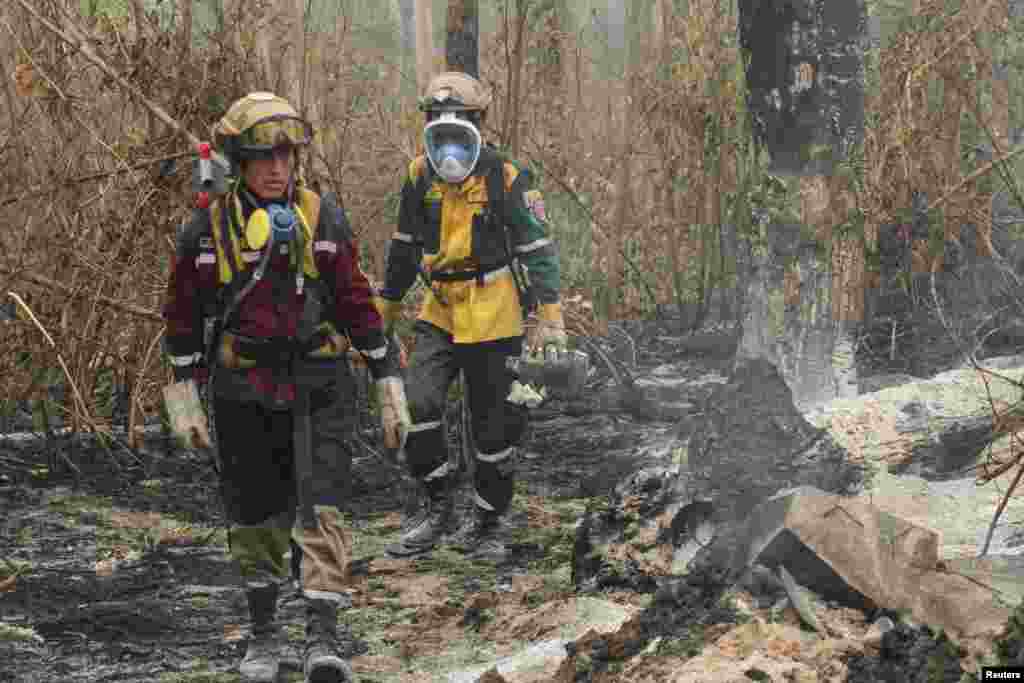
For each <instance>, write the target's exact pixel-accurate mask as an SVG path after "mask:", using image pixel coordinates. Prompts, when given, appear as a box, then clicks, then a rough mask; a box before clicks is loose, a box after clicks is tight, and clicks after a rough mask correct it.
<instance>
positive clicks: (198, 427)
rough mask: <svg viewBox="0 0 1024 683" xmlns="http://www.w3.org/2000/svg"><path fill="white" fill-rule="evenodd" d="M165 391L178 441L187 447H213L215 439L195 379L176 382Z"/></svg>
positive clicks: (168, 410) (165, 398)
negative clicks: (211, 433)
mask: <svg viewBox="0 0 1024 683" xmlns="http://www.w3.org/2000/svg"><path fill="white" fill-rule="evenodd" d="M163 393H164V404H165V405H166V407H167V417H168V419H169V421H170V423H171V432H172V433H173V434H174V436H175V437H176V438H177V439H178V441H180V442H181V444H182V445H183V446H185V447H186V448H212V447H213V439H212V438H210V427H209V423H208V421H207V419H206V411H204V410H203V403H202V401H201V400H200V398H199V388H198V387H197V386H196V383H195V380H192V379H189V380H186V381H184V382H175V383H174V384H171V385H169V386H166V387H164V391H163Z"/></svg>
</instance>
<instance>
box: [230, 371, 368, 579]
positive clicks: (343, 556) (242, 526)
mask: <svg viewBox="0 0 1024 683" xmlns="http://www.w3.org/2000/svg"><path fill="white" fill-rule="evenodd" d="M318 365H319V366H320V367H319V370H318V371H317V372H314V371H310V375H315V374H318V378H319V379H318V381H317V382H316V383H317V384H318V386H315V387H313V388H311V389H310V403H311V409H312V427H313V452H312V461H313V462H312V464H313V483H312V487H311V488H312V491H313V501H312V502H313V504H314V505H315V506H316V512H317V519H318V528H317V530H316V531H304V532H303V531H302V530H298V531H296V530H295V529H293V527H294V526H295V517H296V515H295V509H296V503H297V495H296V484H295V452H294V441H293V434H292V429H293V426H294V419H293V415H292V412H291V411H290V410H274V409H272V408H270V407H269V406H267V405H265V404H264V403H260V402H258V401H254V400H252V395H251V394H250V393H248V392H247V391H246V390H245V389H244V385H243V384H240V383H238V382H236V380H237V379H239V377H238V376H233V375H234V373H232V375H227V374H220V373H218V376H217V378H216V379H215V386H214V405H213V417H214V425H215V428H216V432H217V447H218V451H219V455H220V461H221V473H220V487H221V495H222V497H223V499H224V503H225V507H226V509H227V514H228V518H229V519H228V521H229V523H230V525H231V543H230V546H231V548H230V550H231V555H232V557H233V558H234V559H235V560H236V561H237V562H238V564H239V570H240V571H241V573H242V577H243V578H244V579H245V580H246V582H247V583H249V584H252V585H260V584H265V583H270V582H279V581H281V580H284V579H286V578H287V576H288V574H289V567H286V566H285V564H284V554H285V552H286V551H287V550H288V546H289V543H290V544H291V548H292V553H293V556H292V565H293V567H295V568H297V569H298V570H299V571H298V573H299V577H298V578H299V579H300V581H301V583H302V585H303V590H304V591H305V592H306V593H307V594H311V595H314V596H316V597H326V598H328V599H335V596H334V595H322V594H335V593H339V594H340V590H339V589H340V585H339V584H338V581H339V580H340V579H339V577H341V576H342V575H343V574H344V572H345V570H346V566H345V564H346V563H347V562H348V561H349V560H350V559H351V558H350V557H348V554H349V550H350V547H351V546H350V545H349V544H348V543H347V541H346V540H345V533H344V531H343V530H342V528H341V526H340V524H341V517H340V514H339V512H338V508H339V507H341V506H342V505H344V503H345V501H346V500H347V498H348V496H349V494H350V491H351V481H350V479H351V477H350V473H351V465H352V455H353V451H352V446H351V443H352V441H351V438H352V436H353V431H354V429H355V426H356V421H357V419H358V414H357V413H356V398H355V391H354V387H355V385H354V382H353V381H352V375H351V372H350V370H349V368H348V364H347V362H345V361H341V362H340V363H330V364H318ZM314 370H316V368H315V367H314ZM224 372H225V373H226V371H224Z"/></svg>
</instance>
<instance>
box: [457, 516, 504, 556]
mask: <svg viewBox="0 0 1024 683" xmlns="http://www.w3.org/2000/svg"><path fill="white" fill-rule="evenodd" d="M503 531H504V524H502V519H501V515H500V514H498V513H497V512H494V511H493V510H487V509H485V508H482V507H480V506H475V508H474V511H473V514H472V515H471V516H470V518H469V519H468V520H466V522H465V524H463V525H462V526H461V527H460V528H459V530H458V531H456V532H455V533H454V534H452V535H451V536H449V537H448V538H447V539H446V543H447V545H448V547H450V548H451V549H452V550H454V551H456V552H459V553H462V554H463V555H468V556H470V557H479V558H492V559H500V558H502V557H504V556H505V541H504V539H503V536H504V534H503V533H502V532H503Z"/></svg>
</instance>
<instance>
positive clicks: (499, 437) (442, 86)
mask: <svg viewBox="0 0 1024 683" xmlns="http://www.w3.org/2000/svg"><path fill="white" fill-rule="evenodd" d="M490 102H491V95H490V93H489V92H488V91H487V89H486V88H485V87H484V86H483V85H482V84H481V83H480V82H479V81H478V80H476V79H475V78H472V77H470V76H468V75H466V74H463V73H456V72H448V73H442V74H440V75H439V76H437V77H436V78H434V79H433V80H432V81H431V83H430V84H429V86H428V88H427V91H426V94H425V97H424V98H423V99H422V100H421V103H420V107H421V109H422V110H423V111H425V112H426V121H427V122H426V126H425V128H424V134H423V137H424V144H425V151H426V154H425V155H423V156H420V157H418V158H417V159H415V160H414V161H413V162H412V163H411V164H410V165H409V167H408V171H407V173H406V174H405V177H404V182H403V187H402V197H401V206H400V209H399V218H398V230H397V232H395V234H394V236H393V239H392V242H391V249H390V252H389V258H388V264H387V275H386V280H385V284H384V287H383V288H382V289H381V292H380V298H379V299H378V302H377V304H378V308H379V309H380V310H381V312H382V315H383V317H384V320H385V325H387V326H390V325H391V324H392V323H393V322H394V320H395V319H396V318H397V316H398V313H399V310H400V306H401V301H402V299H403V298H404V296H405V294H406V292H407V291H408V290H409V288H410V287H411V286H412V285H413V282H414V281H415V280H416V278H417V277H421V278H423V279H424V280H426V282H427V283H428V285H429V290H428V294H427V296H426V300H425V301H424V303H423V307H422V308H421V310H420V312H419V316H418V319H417V321H416V322H415V325H414V330H415V337H416V339H415V350H414V351H413V353H412V356H411V358H410V360H409V370H408V376H407V378H406V386H407V387H408V392H409V411H410V415H411V418H412V427H411V428H410V431H409V437H408V441H407V443H406V448H405V456H406V462H407V465H408V467H409V471H410V474H411V475H412V476H413V477H414V478H415V479H417V480H418V481H419V482H421V484H422V487H423V489H424V492H425V504H424V505H423V506H422V507H421V509H420V511H419V513H418V514H417V515H415V516H411V517H410V518H407V519H405V520H404V523H403V525H402V528H403V533H402V535H401V537H400V539H399V540H398V541H397V542H395V543H393V544H392V545H390V546H389V547H388V548H387V552H388V554H390V555H392V556H396V557H406V556H412V555H417V554H421V553H424V552H426V551H429V550H430V549H432V548H433V547H434V545H435V544H436V543H437V542H438V540H439V539H440V538H441V537H442V536H443V535H444V534H445V533H447V532H448V531H450V529H449V526H450V525H451V515H452V509H453V501H452V490H453V487H452V483H453V475H454V474H455V473H454V472H453V471H452V468H451V467H450V465H449V459H448V455H447V447H446V439H445V433H444V429H443V426H442V415H443V412H444V408H445V400H446V397H447V395H448V388H449V386H450V384H451V382H452V381H453V380H454V378H455V377H456V375H457V373H458V372H459V371H460V370H462V371H463V372H464V375H465V378H466V381H467V385H468V401H469V406H470V411H471V416H472V428H471V431H472V435H473V443H474V446H475V449H476V452H475V453H474V454H473V457H474V458H475V463H474V464H475V468H474V469H475V481H474V482H473V484H474V491H475V496H474V506H473V507H474V511H475V512H474V514H473V515H472V517H471V519H470V520H469V521H468V523H467V524H466V525H464V526H463V527H462V528H460V529H458V530H457V531H456V532H455V533H454V534H453V535H452V536H449V537H448V539H447V541H448V543H449V544H450V546H451V547H453V548H454V549H456V550H460V551H463V552H467V553H468V552H472V553H473V554H476V555H481V556H486V557H495V556H498V557H500V556H502V555H503V554H504V543H503V540H502V539H503V534H502V533H501V527H502V524H501V521H502V515H503V514H504V513H505V512H506V511H507V509H508V507H509V505H510V504H511V501H512V493H513V465H514V463H513V455H514V453H515V446H516V444H517V443H518V441H519V439H520V437H521V436H522V433H523V430H524V429H525V426H526V421H527V408H526V406H525V405H519V404H517V403H514V402H512V401H511V400H509V399H510V391H511V387H512V383H513V381H514V380H515V376H514V374H513V372H512V370H511V369H510V368H511V367H514V364H513V363H510V362H509V360H510V359H513V358H515V357H518V356H519V355H520V354H521V352H522V346H523V341H524V332H526V333H527V339H526V342H527V344H528V346H530V347H533V348H539V347H546V346H548V345H550V344H553V345H555V347H557V348H560V349H563V350H564V348H565V344H566V336H565V329H564V324H563V321H562V313H561V306H560V303H559V289H560V284H559V264H558V256H557V252H556V250H555V245H554V244H553V243H552V241H551V238H550V237H549V236H548V233H547V227H546V219H545V215H544V211H543V203H542V199H541V197H540V194H539V192H538V191H537V190H534V189H533V188H532V187H531V176H530V173H529V172H528V171H527V170H525V169H523V168H521V167H520V166H519V165H518V164H516V163H513V162H511V161H508V160H505V159H503V158H502V157H501V156H500V155H499V153H498V152H497V150H496V149H495V148H494V147H492V146H490V145H486V144H484V141H483V139H482V134H481V129H482V124H483V122H484V117H485V115H486V112H487V107H488V105H489V104H490ZM524 266H525V267H524Z"/></svg>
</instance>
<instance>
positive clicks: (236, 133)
mask: <svg viewBox="0 0 1024 683" xmlns="http://www.w3.org/2000/svg"><path fill="white" fill-rule="evenodd" d="M213 140H214V145H215V146H216V147H217V148H218V149H219V150H221V152H222V153H223V154H224V156H226V157H227V158H228V159H230V160H231V161H233V162H236V163H237V162H240V161H248V160H250V159H266V158H268V157H269V156H270V155H271V154H272V153H273V150H274V148H275V147H281V146H290V147H304V146H305V145H308V144H309V143H310V142H312V140H313V126H312V125H311V124H310V123H309V122H308V121H306V120H305V119H303V118H302V117H300V116H299V113H298V112H297V111H295V108H294V107H292V105H291V104H290V103H289V102H288V100H286V99H284V98H283V97H279V96H277V95H275V94H273V93H269V92H252V93H249V94H248V95H246V96H245V97H243V98H242V99H240V100H238V101H237V102H235V103H234V104H232V105H231V107H229V108H228V110H227V112H226V113H225V114H224V116H222V117H221V119H220V121H218V122H217V123H215V124H214V126H213Z"/></svg>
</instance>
